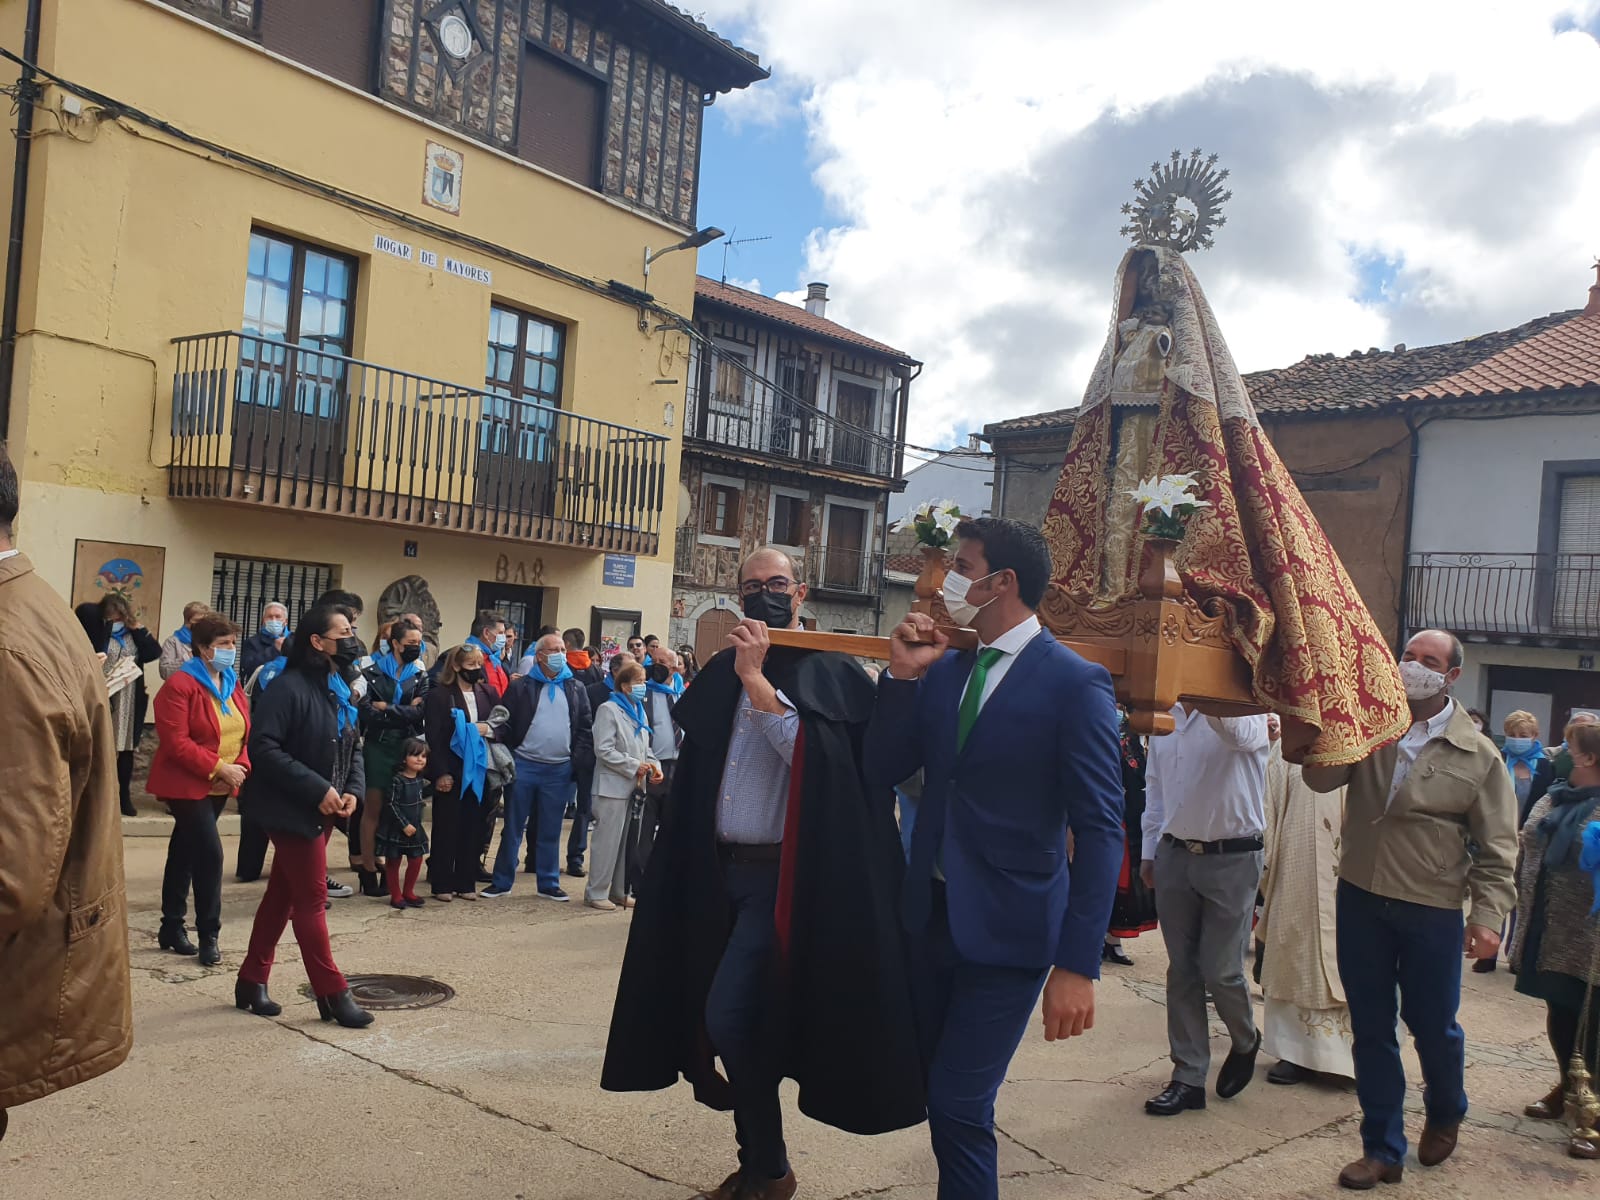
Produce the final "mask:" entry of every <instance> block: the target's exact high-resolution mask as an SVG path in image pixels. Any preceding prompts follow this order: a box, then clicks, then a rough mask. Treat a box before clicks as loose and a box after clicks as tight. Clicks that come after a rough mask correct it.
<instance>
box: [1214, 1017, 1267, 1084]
mask: <svg viewBox="0 0 1600 1200" xmlns="http://www.w3.org/2000/svg"><path fill="white" fill-rule="evenodd" d="M1260 1053H1261V1031H1260V1030H1259V1029H1258V1030H1256V1044H1255V1045H1254V1046H1251V1047H1250V1049H1248V1050H1246V1051H1244V1052H1243V1053H1240V1052H1239V1051H1238V1050H1232V1051H1229V1053H1228V1058H1227V1061H1226V1062H1224V1063H1223V1064H1222V1070H1220V1071H1218V1072H1217V1095H1219V1096H1221V1097H1222V1098H1223V1099H1224V1100H1231V1099H1233V1097H1235V1096H1237V1095H1238V1094H1239V1093H1240V1092H1242V1091H1244V1090H1245V1088H1247V1087H1249V1086H1250V1081H1251V1080H1252V1079H1254V1078H1255V1075H1256V1055H1257V1054H1260Z"/></svg>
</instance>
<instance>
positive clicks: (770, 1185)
mask: <svg viewBox="0 0 1600 1200" xmlns="http://www.w3.org/2000/svg"><path fill="white" fill-rule="evenodd" d="M799 1190H800V1181H799V1180H798V1179H796V1178H795V1177H794V1169H793V1168H790V1170H789V1173H788V1174H787V1175H785V1176H784V1177H783V1178H782V1179H767V1180H763V1181H762V1182H761V1183H759V1184H756V1183H750V1182H749V1181H746V1182H745V1185H744V1191H743V1192H741V1193H740V1194H739V1200H794V1194H795V1193H796V1192H798V1191H799Z"/></svg>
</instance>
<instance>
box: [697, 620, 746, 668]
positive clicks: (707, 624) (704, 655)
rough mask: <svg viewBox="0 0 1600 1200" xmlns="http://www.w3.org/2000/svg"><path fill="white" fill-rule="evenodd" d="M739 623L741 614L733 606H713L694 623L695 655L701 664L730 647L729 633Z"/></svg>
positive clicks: (703, 664)
mask: <svg viewBox="0 0 1600 1200" xmlns="http://www.w3.org/2000/svg"><path fill="white" fill-rule="evenodd" d="M738 623H739V614H738V613H736V612H735V611H734V610H733V609H731V608H713V609H711V610H710V611H709V612H706V613H702V614H701V616H700V619H699V620H698V621H696V622H695V625H694V656H695V657H696V658H697V659H699V660H700V665H701V666H705V665H706V663H708V662H710V661H711V657H712V655H714V654H717V653H719V652H720V651H723V650H726V649H727V648H728V633H729V632H730V631H731V630H732V629H733V627H734V626H735V625H737V624H738Z"/></svg>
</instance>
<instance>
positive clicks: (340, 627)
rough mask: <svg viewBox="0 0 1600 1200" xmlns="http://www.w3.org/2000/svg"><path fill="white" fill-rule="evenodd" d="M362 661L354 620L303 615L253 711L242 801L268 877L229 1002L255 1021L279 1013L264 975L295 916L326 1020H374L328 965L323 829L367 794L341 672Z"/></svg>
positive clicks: (326, 612)
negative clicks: (268, 851)
mask: <svg viewBox="0 0 1600 1200" xmlns="http://www.w3.org/2000/svg"><path fill="white" fill-rule="evenodd" d="M359 655H360V645H359V643H358V642H357V641H356V639H355V635H354V634H353V633H352V632H351V629H350V619H349V618H348V617H346V616H345V615H344V614H343V613H342V612H339V611H338V610H337V609H334V608H332V607H331V606H328V605H318V606H317V607H315V608H313V609H311V611H310V612H308V613H306V615H305V616H304V617H302V618H301V620H300V626H299V628H298V629H296V630H295V637H294V645H293V647H292V648H291V649H290V651H289V662H288V665H287V666H286V667H285V668H284V671H283V674H281V675H279V676H278V678H277V679H276V680H274V681H273V684H272V687H271V688H270V689H269V690H268V691H266V692H265V693H263V694H262V696H261V700H260V703H259V705H258V707H257V708H256V711H255V721H254V724H253V726H252V728H251V730H250V767H251V771H250V778H249V780H248V782H247V783H246V784H245V788H244V791H243V792H242V793H241V794H240V797H239V804H240V808H241V809H242V810H243V812H244V815H245V816H246V818H247V819H249V820H251V821H253V822H255V823H256V824H257V825H259V826H260V827H261V828H263V829H265V830H266V831H267V836H268V837H269V838H270V839H271V841H272V847H273V856H272V873H271V875H269V876H268V878H267V891H266V894H265V895H264V896H262V897H261V904H260V906H259V907H258V908H257V909H256V919H255V925H254V926H253V927H252V928H251V930H250V949H249V952H248V953H247V954H246V955H245V960H244V963H243V965H242V966H240V968H239V981H238V983H237V984H235V985H234V990H233V999H234V1003H235V1004H236V1005H238V1007H240V1008H248V1009H249V1010H250V1011H251V1012H253V1013H255V1014H256V1015H257V1016H262V1017H275V1016H277V1015H278V1014H279V1013H280V1012H282V1011H283V1009H282V1008H281V1007H280V1006H279V1005H278V1004H275V1003H274V1002H273V1001H272V999H271V997H269V996H268V995H267V977H268V975H270V974H271V972H272V957H273V953H274V952H275V951H276V950H277V947H278V939H279V938H281V937H282V936H283V927H284V926H285V925H286V924H288V923H289V922H290V921H291V920H293V922H294V940H295V941H296V942H298V943H299V945H300V957H301V959H302V960H303V961H304V962H305V967H306V974H307V975H309V976H310V977H311V990H312V991H313V993H315V995H316V998H317V1011H318V1012H319V1013H320V1014H321V1016H322V1019H323V1020H324V1021H335V1020H336V1021H338V1022H339V1024H341V1025H348V1026H350V1027H352V1028H360V1027H361V1026H363V1025H370V1024H372V1014H371V1013H369V1012H367V1011H366V1010H365V1009H363V1008H361V1007H359V1006H358V1005H357V1004H356V1002H355V1001H354V1000H353V999H352V998H351V996H350V985H349V984H348V983H346V982H345V977H344V976H343V975H342V974H341V973H340V971H339V968H338V967H337V966H335V965H334V962H333V948H332V947H331V946H330V945H329V944H328V920H327V917H326V915H325V913H324V911H323V910H324V909H325V907H326V906H327V903H328V831H329V830H330V829H332V828H333V822H334V821H335V820H336V819H337V818H339V817H348V816H349V815H350V814H351V813H352V812H354V811H355V807H356V797H357V796H359V795H361V793H362V791H363V789H364V788H365V778H366V776H365V770H364V767H363V764H362V761H361V728H360V718H359V715H358V714H357V712H356V706H355V703H354V701H353V700H352V699H351V696H350V685H349V684H348V683H346V682H345V680H344V677H343V676H342V674H341V673H340V668H341V667H349V666H350V665H351V664H353V663H354V662H355V660H356V658H357V657H358V656H359Z"/></svg>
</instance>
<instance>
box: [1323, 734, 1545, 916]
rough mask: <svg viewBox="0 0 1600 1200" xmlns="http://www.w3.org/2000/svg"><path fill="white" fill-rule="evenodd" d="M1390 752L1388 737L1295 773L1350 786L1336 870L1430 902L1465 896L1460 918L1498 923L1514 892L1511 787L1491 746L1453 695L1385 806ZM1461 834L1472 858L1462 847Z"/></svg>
mask: <svg viewBox="0 0 1600 1200" xmlns="http://www.w3.org/2000/svg"><path fill="white" fill-rule="evenodd" d="M1399 753H1400V752H1399V748H1398V746H1396V745H1394V744H1391V745H1388V746H1385V747H1383V748H1382V749H1379V750H1375V751H1373V752H1372V753H1371V754H1370V755H1368V756H1367V757H1366V758H1364V759H1362V760H1361V761H1360V762H1358V763H1356V764H1354V765H1353V766H1348V767H1306V768H1305V770H1304V771H1303V772H1302V774H1301V777H1302V778H1303V779H1304V781H1305V784H1306V786H1307V787H1309V788H1310V789H1311V790H1312V791H1314V792H1331V791H1334V790H1336V789H1337V788H1340V787H1344V786H1346V785H1348V786H1349V790H1348V791H1347V792H1346V793H1345V804H1344V841H1343V844H1342V846H1341V847H1340V859H1339V878H1340V879H1343V880H1344V881H1345V882H1346V883H1351V884H1354V885H1355V886H1356V887H1358V888H1361V889H1362V890H1363V891H1368V892H1371V893H1373V894H1374V895H1377V896H1385V897H1388V898H1389V899H1391V900H1407V901H1410V902H1411V903H1413V904H1426V905H1428V906H1430V907H1432V908H1459V907H1461V905H1462V903H1463V902H1464V901H1467V900H1470V902H1471V907H1470V908H1469V910H1468V916H1467V921H1468V923H1469V924H1472V925H1482V926H1484V927H1485V928H1488V929H1496V930H1498V929H1499V928H1500V925H1501V922H1503V921H1504V920H1505V916H1506V914H1507V913H1508V912H1510V911H1511V909H1512V907H1513V906H1514V905H1515V904H1516V899H1517V888H1516V861H1517V795H1516V792H1515V791H1513V790H1512V787H1511V776H1510V774H1508V773H1507V771H1506V765H1505V763H1504V762H1503V761H1502V760H1501V758H1500V752H1499V751H1498V750H1496V749H1495V746H1494V743H1493V742H1491V741H1490V740H1489V739H1488V738H1486V737H1484V736H1483V735H1482V734H1481V733H1479V732H1478V731H1477V730H1476V729H1474V728H1473V727H1472V718H1471V717H1469V716H1467V710H1466V709H1465V708H1463V707H1461V705H1459V704H1457V705H1456V707H1455V712H1454V713H1453V714H1452V715H1451V717H1450V721H1449V723H1448V724H1447V725H1446V726H1445V731H1444V735H1443V736H1442V737H1437V738H1435V739H1434V740H1433V741H1431V742H1429V743H1428V744H1427V745H1425V746H1423V747H1422V749H1421V750H1420V751H1419V752H1418V753H1417V760H1416V762H1414V763H1412V765H1411V773H1410V774H1409V775H1407V776H1406V780H1405V782H1404V783H1403V784H1401V785H1400V790H1399V791H1398V792H1397V793H1396V794H1395V798H1394V803H1393V804H1391V805H1389V806H1388V809H1387V811H1385V807H1384V806H1385V804H1386V803H1387V802H1388V799H1389V785H1390V783H1391V781H1392V780H1393V779H1394V767H1395V761H1396V759H1397V758H1398V757H1399ZM1469 840H1470V841H1471V842H1473V843H1474V844H1475V845H1476V846H1477V855H1476V857H1473V856H1471V855H1469V854H1468V853H1467V843H1468V841H1469Z"/></svg>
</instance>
